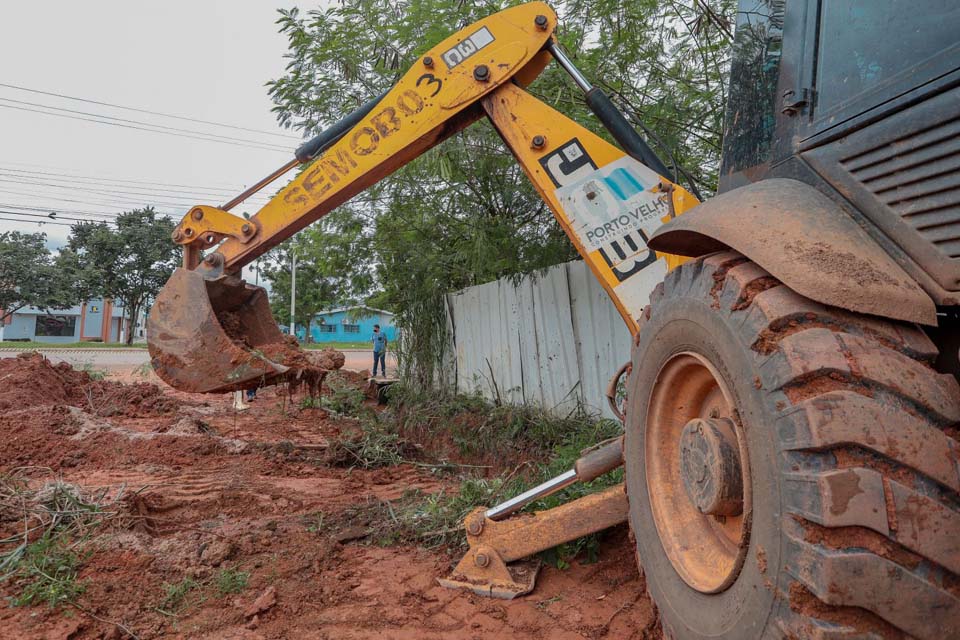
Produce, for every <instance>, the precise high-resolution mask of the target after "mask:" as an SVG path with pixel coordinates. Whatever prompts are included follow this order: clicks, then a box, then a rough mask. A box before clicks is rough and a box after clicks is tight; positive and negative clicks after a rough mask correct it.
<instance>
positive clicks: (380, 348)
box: [373, 324, 387, 378]
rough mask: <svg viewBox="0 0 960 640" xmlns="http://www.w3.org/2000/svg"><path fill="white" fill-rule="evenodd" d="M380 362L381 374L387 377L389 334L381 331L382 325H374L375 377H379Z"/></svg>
mask: <svg viewBox="0 0 960 640" xmlns="http://www.w3.org/2000/svg"><path fill="white" fill-rule="evenodd" d="M378 362H379V363H380V375H382V376H383V377H384V378H386V377H387V336H386V335H384V333H383V332H382V331H380V325H378V324H375V325H373V377H374V378H376V377H377V363H378Z"/></svg>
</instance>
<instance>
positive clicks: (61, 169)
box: [3, 160, 245, 192]
mask: <svg viewBox="0 0 960 640" xmlns="http://www.w3.org/2000/svg"><path fill="white" fill-rule="evenodd" d="M3 162H4V163H5V164H15V165H19V166H21V167H38V168H40V169H45V170H47V171H55V172H56V175H61V174H63V175H66V174H69V173H71V172H73V171H75V169H74V168H73V167H52V166H50V165H45V164H36V163H34V162H18V161H16V160H3ZM8 170H11V171H14V170H15V171H28V170H26V169H8ZM98 177H101V176H98ZM103 177H104V179H107V178H106V177H105V176H103ZM109 179H110V180H120V178H109ZM138 182H139V181H138ZM175 186H188V187H189V186H193V185H175ZM208 186H209V187H216V188H222V189H226V190H228V191H231V192H233V191H240V190H242V189H244V188H245V187H244V186H237V185H235V184H224V183H219V184H214V183H211V184H209V185H208Z"/></svg>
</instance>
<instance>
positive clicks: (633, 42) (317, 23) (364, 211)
mask: <svg viewBox="0 0 960 640" xmlns="http://www.w3.org/2000/svg"><path fill="white" fill-rule="evenodd" d="M512 4H515V2H512V1H507V2H504V1H501V0H489V1H485V2H450V1H449V0H414V1H412V2H409V3H395V2H392V1H390V0H344V1H343V2H339V3H334V4H332V5H330V6H329V7H327V8H325V9H317V10H313V11H308V12H300V11H299V10H297V9H292V10H289V11H281V12H280V19H279V20H278V24H279V25H280V29H281V31H282V32H283V33H284V34H286V35H287V37H288V40H289V53H288V54H287V57H288V59H289V63H288V65H287V70H286V73H285V74H284V75H283V77H281V78H279V79H277V80H275V81H273V82H271V83H269V88H270V89H269V90H270V95H271V97H272V98H273V101H274V104H275V106H274V111H275V112H276V114H277V117H278V119H279V120H280V122H281V123H282V124H284V125H286V126H289V127H292V128H297V129H301V130H304V131H305V132H307V133H310V134H315V133H318V132H319V131H321V130H322V129H324V128H325V127H326V126H329V125H330V124H332V123H334V122H336V121H337V120H339V119H340V118H341V117H343V116H344V115H345V114H346V113H349V112H350V111H351V110H353V109H354V108H356V107H357V106H359V105H360V104H362V103H364V102H365V101H366V100H368V99H369V98H370V97H371V96H373V95H376V94H378V93H380V92H381V91H383V90H385V89H387V88H389V87H390V86H392V85H393V84H394V83H395V82H396V81H397V80H398V79H399V78H400V77H401V76H402V75H403V74H404V73H405V72H406V70H407V69H408V68H410V66H411V65H412V64H414V63H415V62H416V60H417V59H418V58H419V57H420V56H421V55H423V53H424V52H425V51H426V50H428V49H429V48H430V47H432V46H434V45H435V44H436V43H438V42H439V41H441V40H442V39H444V38H446V37H447V36H448V35H449V34H451V33H453V32H455V31H457V30H458V29H460V28H462V27H464V26H466V25H468V24H470V23H471V22H473V21H474V20H477V19H479V18H481V17H483V16H486V15H489V14H490V13H493V12H495V11H497V10H499V9H502V8H504V7H505V6H508V5H512ZM554 6H555V7H556V8H557V9H558V14H559V16H560V19H561V24H560V25H559V27H558V30H557V33H558V37H559V39H560V41H561V44H562V45H563V46H564V48H565V49H566V50H567V52H568V54H569V55H570V56H571V57H572V58H573V59H574V60H575V61H576V63H577V65H578V66H579V67H580V68H581V70H582V71H584V73H585V74H586V75H587V76H588V77H590V78H592V79H593V80H594V81H595V82H596V83H598V84H599V85H600V86H602V87H603V88H604V89H605V90H606V91H607V92H608V93H609V94H610V95H611V96H613V98H614V100H615V101H617V102H619V103H620V105H621V107H622V108H623V110H624V112H625V113H626V114H627V116H628V117H629V118H632V119H634V121H635V123H636V124H637V125H638V126H641V125H642V124H645V125H646V126H647V127H648V128H649V132H648V135H647V137H648V139H649V140H650V141H651V144H652V145H653V146H654V147H656V148H657V149H658V151H659V153H660V155H661V156H662V157H663V158H664V160H665V162H666V163H667V166H668V167H670V166H674V167H684V168H686V169H687V171H688V173H689V175H690V178H689V179H688V180H686V182H687V183H692V184H693V185H695V186H696V187H698V188H699V189H700V190H701V191H702V192H705V193H708V194H709V193H710V192H711V191H713V190H714V187H715V184H716V175H717V171H718V167H719V156H720V139H721V128H722V122H723V111H724V106H725V103H726V84H725V79H726V74H727V71H728V68H729V58H730V54H729V43H730V39H731V27H730V24H731V21H730V16H732V15H733V10H734V6H735V0H686V1H681V0H667V1H663V0H569V1H567V2H563V3H560V4H559V5H556V4H555V5H554ZM528 90H529V91H531V92H532V93H533V94H534V95H536V96H537V97H539V98H540V99H541V100H544V101H545V102H546V103H548V104H549V105H551V106H553V107H554V108H556V109H558V110H560V111H562V112H564V113H566V114H567V115H568V116H570V117H571V118H573V119H574V120H576V121H578V122H580V123H582V124H584V125H585V126H587V127H588V128H591V129H592V130H594V131H595V132H596V133H598V134H599V135H600V136H602V137H605V138H606V139H608V140H609V139H610V136H609V134H608V133H607V132H606V131H605V130H604V129H603V128H602V127H601V126H600V125H599V123H598V121H597V120H596V119H595V118H594V117H593V116H592V114H591V113H590V112H589V110H588V109H587V107H586V105H585V102H584V97H583V95H582V94H581V93H580V92H579V90H578V89H577V88H576V87H575V86H574V85H573V83H572V82H571V81H570V80H569V78H567V77H566V76H565V74H564V73H563V72H562V71H561V70H559V69H558V68H557V67H556V65H551V66H550V67H548V69H547V70H546V71H545V72H544V73H543V74H542V75H541V76H540V78H538V79H537V81H536V82H534V83H533V84H532V85H531V86H530V87H528ZM675 173H676V174H677V176H675V179H677V180H678V181H681V178H682V176H681V174H680V172H679V170H678V169H677V170H675ZM331 215H333V214H331ZM343 215H345V216H353V217H354V218H355V219H356V220H357V221H358V222H359V223H360V224H362V225H363V226H364V237H365V238H368V242H369V243H370V246H371V248H370V250H369V251H368V253H370V254H372V255H373V256H374V258H373V261H372V262H373V264H372V267H371V266H370V265H368V264H363V263H362V262H361V264H362V266H361V267H360V268H361V269H363V270H364V271H365V272H367V273H369V272H370V271H371V269H372V270H373V271H374V272H375V273H376V277H375V278H374V279H373V281H372V289H371V290H369V291H367V292H366V295H368V296H370V295H373V296H376V298H377V299H378V301H380V302H379V304H382V305H384V306H387V307H388V308H391V309H392V310H394V311H395V312H396V313H397V322H398V324H399V325H400V326H401V328H402V329H403V336H404V344H403V345H402V350H401V356H405V357H402V362H401V365H402V366H404V367H405V368H407V371H406V373H408V374H409V373H416V374H417V375H418V377H419V380H418V381H419V382H420V383H423V384H426V383H430V382H432V381H433V380H434V378H435V375H434V371H435V366H436V365H437V364H438V363H439V362H441V361H442V357H443V349H444V348H445V345H446V344H447V341H446V337H445V331H446V323H445V317H444V313H445V310H444V294H446V293H447V292H449V291H452V290H456V289H460V288H463V287H466V286H470V285H474V284H478V283H481V282H486V281H489V280H493V279H496V278H500V277H503V276H509V275H517V274H520V273H524V272H529V271H535V270H537V269H540V268H543V267H547V266H550V265H553V264H556V263H558V262H561V261H564V260H569V259H572V258H574V257H576V253H575V251H574V250H573V248H572V246H571V245H570V243H569V242H568V241H567V239H566V237H565V236H564V235H563V233H562V231H561V230H560V227H559V225H557V224H556V222H555V221H554V219H553V215H552V213H551V212H550V211H549V209H548V208H547V207H546V206H545V205H544V203H543V201H542V200H541V199H540V198H539V196H537V194H536V193H535V192H534V190H533V189H532V187H531V186H530V185H529V183H528V182H527V180H526V178H525V176H524V175H523V173H522V171H521V170H520V168H519V167H518V166H517V165H516V163H515V161H514V160H513V158H512V156H511V154H510V152H509V151H508V150H507V149H506V148H505V147H504V145H503V143H502V141H501V140H500V138H499V136H498V135H497V134H496V133H495V132H494V131H493V129H492V128H491V127H490V126H489V125H488V124H487V123H486V122H484V121H481V122H480V123H478V124H476V125H473V126H471V127H469V128H467V129H465V130H464V131H462V132H460V133H458V134H456V135H455V136H454V137H453V138H451V139H449V140H447V141H446V142H445V143H444V144H442V145H440V146H438V147H436V148H434V149H432V150H430V151H429V152H427V153H425V154H423V155H422V156H421V157H419V158H417V159H415V160H414V161H412V162H410V163H409V164H408V165H406V166H405V167H403V168H401V169H400V170H398V171H396V172H395V173H394V174H392V175H391V176H389V177H387V178H386V179H384V180H383V181H381V182H380V183H379V184H378V185H375V186H374V187H372V188H371V189H368V190H367V192H366V193H364V194H362V195H360V196H358V197H357V198H355V199H354V200H353V201H351V203H350V208H349V213H345V214H343ZM312 233H315V232H314V231H311V230H308V231H306V232H305V234H304V235H307V236H309V235H311V234H312Z"/></svg>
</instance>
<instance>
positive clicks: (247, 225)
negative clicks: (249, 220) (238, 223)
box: [240, 224, 253, 233]
mask: <svg viewBox="0 0 960 640" xmlns="http://www.w3.org/2000/svg"><path fill="white" fill-rule="evenodd" d="M252 228H253V227H251V226H250V225H249V224H244V225H243V226H242V227H240V231H242V232H243V233H250V230H251V229H252Z"/></svg>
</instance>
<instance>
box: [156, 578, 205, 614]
mask: <svg viewBox="0 0 960 640" xmlns="http://www.w3.org/2000/svg"><path fill="white" fill-rule="evenodd" d="M160 588H161V589H162V590H163V599H161V600H160V604H159V605H158V606H157V608H158V609H160V610H161V611H163V612H165V613H178V612H180V611H182V610H183V609H185V608H186V607H187V606H189V605H190V604H192V601H193V600H194V598H195V597H196V596H197V595H198V594H197V593H195V592H197V591H198V590H199V589H200V583H199V582H197V581H196V580H194V579H193V578H184V579H183V580H181V581H180V582H164V583H163V584H162V585H161V587H160Z"/></svg>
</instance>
